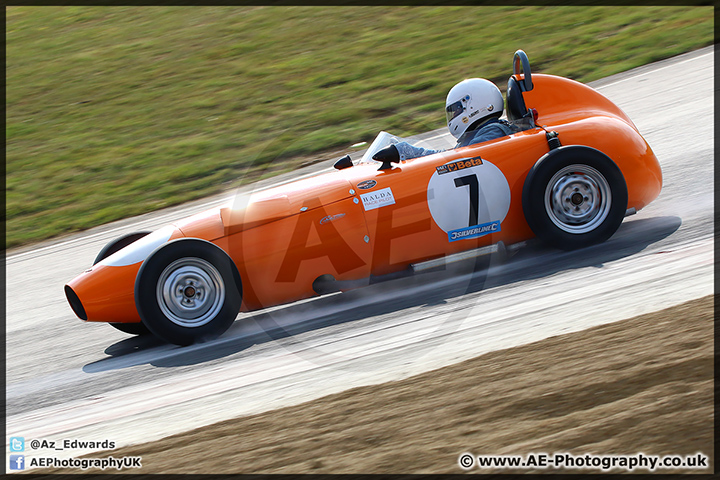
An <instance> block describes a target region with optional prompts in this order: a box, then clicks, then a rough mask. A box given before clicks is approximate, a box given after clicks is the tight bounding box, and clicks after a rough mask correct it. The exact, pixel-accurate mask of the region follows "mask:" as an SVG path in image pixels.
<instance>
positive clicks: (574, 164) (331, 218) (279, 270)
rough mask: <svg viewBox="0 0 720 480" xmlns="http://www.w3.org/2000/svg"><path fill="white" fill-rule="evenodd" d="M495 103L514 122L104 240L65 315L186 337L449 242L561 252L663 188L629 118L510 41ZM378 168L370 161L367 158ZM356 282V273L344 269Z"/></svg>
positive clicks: (431, 253)
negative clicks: (483, 135) (504, 129)
mask: <svg viewBox="0 0 720 480" xmlns="http://www.w3.org/2000/svg"><path fill="white" fill-rule="evenodd" d="M513 70H514V71H513V75H512V76H511V77H510V79H509V80H508V88H507V116H508V120H509V121H510V122H512V123H513V124H515V125H517V126H518V127H519V131H518V133H514V134H512V135H510V136H505V137H503V138H499V139H496V140H490V141H487V142H484V143H479V144H476V145H471V146H467V147H462V148H457V149H453V150H446V151H443V152H440V153H435V154H433V155H429V156H424V157H420V158H416V159H411V160H405V161H398V162H394V163H393V162H392V161H390V160H385V161H383V162H382V165H380V164H379V163H378V162H376V161H374V160H373V159H372V157H373V156H377V154H378V152H379V151H381V149H382V148H383V147H386V146H388V145H389V144H391V143H394V142H397V141H398V139H397V138H396V137H393V136H392V135H389V134H387V133H385V132H381V134H380V135H379V136H378V137H377V138H376V139H375V141H374V142H373V144H372V145H371V146H370V148H369V149H368V150H367V152H366V153H365V155H364V157H363V158H362V160H361V161H359V162H358V163H357V164H353V162H352V161H351V160H350V158H349V157H345V158H343V159H340V160H339V161H338V162H337V163H336V164H335V167H336V169H337V170H336V171H334V172H331V173H326V174H322V175H318V176H315V177H312V178H308V179H304V180H299V181H296V182H293V183H289V184H286V185H282V186H279V187H275V188H271V189H267V190H264V191H260V192H257V193H254V194H253V195H251V196H249V197H240V196H239V197H236V198H235V199H234V200H231V201H229V202H228V203H227V204H226V205H225V206H222V207H219V208H215V209H212V210H209V211H207V212H204V213H200V214H198V215H196V216H193V217H190V218H188V219H186V220H183V221H180V222H177V223H175V224H173V225H169V226H166V227H164V228H161V229H159V230H157V231H155V232H152V233H147V232H141V233H134V234H130V235H127V236H125V237H122V238H119V239H117V240H115V241H114V242H111V243H110V244H109V245H107V246H106V247H105V248H104V249H103V250H102V251H101V252H100V253H99V255H98V257H97V258H96V260H95V263H94V265H93V266H92V267H91V268H90V269H88V270H86V271H85V272H83V273H82V274H80V275H79V276H78V277H76V278H75V279H73V280H72V281H70V282H69V283H68V284H67V285H66V286H65V293H66V295H67V299H68V301H69V303H70V306H71V307H72V309H73V311H74V312H75V314H77V316H78V317H80V318H81V319H83V320H86V321H91V322H109V323H111V324H112V325H113V326H115V327H117V328H119V329H120V330H122V331H125V332H128V333H135V334H140V333H144V332H147V331H149V332H151V333H153V334H154V335H156V336H157V337H159V338H161V339H164V340H165V341H168V342H171V343H176V344H179V345H187V344H192V343H193V342H197V341H200V340H203V339H208V338H213V337H217V336H219V335H221V334H222V333H223V332H225V331H226V330H227V329H228V328H229V327H230V325H231V324H232V323H233V321H234V320H235V318H236V317H237V314H238V312H239V311H241V310H243V311H249V310H256V309H260V308H265V307H268V306H272V305H277V304H281V303H285V302H292V301H295V300H299V299H302V298H307V297H310V296H313V295H318V294H322V293H325V292H327V291H330V290H332V287H331V286H329V285H331V284H332V283H333V282H335V283H336V284H337V285H343V284H344V285H348V284H352V282H353V281H358V280H361V279H367V278H369V277H377V276H383V275H387V274H392V273H394V272H400V271H406V270H408V269H409V267H410V265H412V264H416V263H418V262H423V261H427V260H432V259H437V258H441V257H444V256H447V255H449V254H453V253H457V252H460V251H465V250H470V249H477V248H480V247H484V246H488V245H492V244H500V243H499V242H502V244H501V245H511V244H515V243H518V242H522V241H525V240H528V239H530V238H532V237H536V236H537V237H539V238H540V239H541V240H543V241H545V242H547V243H549V244H550V245H553V246H555V247H559V248H562V249H574V248H579V247H584V246H587V245H590V244H593V243H597V242H602V241H604V240H606V239H608V238H609V237H610V236H611V235H612V234H613V233H614V232H615V231H616V230H617V228H618V227H619V225H620V223H621V222H622V220H623V217H625V216H626V215H628V214H631V213H634V212H636V211H638V210H640V209H642V208H643V207H645V206H646V205H647V204H648V203H650V202H651V201H652V200H654V199H655V198H656V197H657V196H658V194H659V193H660V189H661V187H662V173H661V170H660V166H659V164H658V161H657V159H656V158H655V155H654V154H653V152H652V150H651V149H650V147H649V146H648V144H647V142H645V140H644V139H643V137H642V136H641V135H640V133H639V132H638V130H637V128H636V127H635V125H634V124H633V123H632V121H631V120H630V119H629V118H628V117H627V115H625V113H623V111H622V110H621V109H620V108H618V107H617V106H616V105H615V104H613V103H612V102H611V101H610V100H608V99H607V98H605V97H604V96H602V95H601V94H600V93H598V92H597V91H595V90H593V89H592V88H590V87H588V86H586V85H583V84H581V83H578V82H575V81H573V80H569V79H566V78H562V77H557V76H553V75H541V74H536V75H532V74H531V72H530V65H529V62H528V59H527V56H526V55H525V53H524V52H523V51H522V50H518V51H517V52H516V53H515V56H514V58H513ZM378 167H379V168H378ZM356 283H357V282H356Z"/></svg>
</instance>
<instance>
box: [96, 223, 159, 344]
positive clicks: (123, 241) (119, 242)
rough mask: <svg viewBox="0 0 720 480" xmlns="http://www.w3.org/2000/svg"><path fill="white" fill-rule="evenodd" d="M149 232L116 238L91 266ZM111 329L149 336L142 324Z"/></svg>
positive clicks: (106, 246) (123, 324) (125, 324)
mask: <svg viewBox="0 0 720 480" xmlns="http://www.w3.org/2000/svg"><path fill="white" fill-rule="evenodd" d="M149 233H150V232H133V233H128V234H127V235H123V236H122V237H119V238H116V239H115V240H113V241H112V242H110V243H108V244H107V245H105V246H104V247H103V249H102V250H100V253H98V254H97V257H95V261H94V262H93V265H95V264H97V263H98V262H100V261H101V260H104V259H105V258H107V257H109V256H110V255H112V254H113V253H115V252H117V251H119V250H122V249H123V248H125V247H127V246H128V245H130V244H131V243H134V242H136V241H137V240H140V239H141V238H143V237H144V236H145V235H148V234H149ZM110 325H112V326H113V327H115V328H117V329H118V330H120V331H121V332H124V333H129V334H130V335H148V334H150V330H148V328H147V327H146V326H145V325H143V324H142V323H111V324H110Z"/></svg>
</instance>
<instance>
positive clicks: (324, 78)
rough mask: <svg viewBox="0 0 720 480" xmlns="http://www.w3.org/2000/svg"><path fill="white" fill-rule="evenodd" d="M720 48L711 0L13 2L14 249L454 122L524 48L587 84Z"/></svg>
mask: <svg viewBox="0 0 720 480" xmlns="http://www.w3.org/2000/svg"><path fill="white" fill-rule="evenodd" d="M712 43H713V8H712V7H592V8H588V7H467V6H464V7H155V6H146V7H8V8H7V9H6V55H7V63H6V82H7V88H6V95H7V104H6V167H7V176H6V185H7V190H6V200H7V212H6V215H7V224H6V225H7V237H6V241H7V246H8V247H13V246H18V245H21V244H25V243H31V242H34V241H39V240H42V239H46V238H49V237H52V236H55V235H59V234H62V233H66V232H72V231H77V230H82V229H85V228H89V227H92V226H96V225H99V224H102V223H106V222H110V221H113V220H117V219H120V218H124V217H128V216H131V215H137V214H140V213H144V212H148V211H152V210H155V209H158V208H162V207H166V206H170V205H173V204H178V203H182V202H186V201H189V200H192V199H196V198H200V197H204V196H207V195H211V194H214V193H218V192H221V191H223V190H228V189H230V188H232V187H235V186H238V185H240V184H242V183H247V182H251V181H253V180H257V179H259V178H262V177H266V176H269V175H272V174H276V173H280V172H281V171H288V170H292V169H294V168H297V167H298V166H299V165H300V164H302V163H307V162H310V161H312V160H313V158H317V156H318V155H319V154H322V153H323V152H337V151H342V150H347V151H348V152H349V151H351V148H350V146H351V145H352V144H354V143H357V142H361V141H368V140H371V139H372V138H373V137H374V136H375V134H376V133H377V132H378V131H379V130H388V131H391V132H393V133H396V134H398V135H403V136H405V135H412V134H416V133H420V132H422V131H426V130H430V129H433V128H440V127H442V126H443V125H444V112H443V107H444V100H445V95H446V94H447V91H448V90H449V89H450V87H452V86H453V85H454V84H455V83H456V82H458V81H459V80H462V79H463V78H466V77H471V76H481V77H485V78H489V79H491V80H493V81H495V82H496V83H498V85H499V86H500V87H501V89H504V88H505V83H506V81H507V78H508V76H509V75H510V73H511V60H512V54H513V52H514V51H515V50H516V49H518V48H522V49H524V50H525V51H526V52H527V54H528V56H529V57H530V61H531V65H532V67H533V71H536V72H545V73H552V74H556V75H562V76H567V77H570V78H574V79H576V80H579V81H582V82H588V81H592V80H595V79H598V78H602V77H605V76H607V75H611V74H614V73H618V72H621V71H624V70H627V69H630V68H633V67H636V66H639V65H642V64H645V63H648V62H652V61H656V60H660V59H663V58H668V57H671V56H673V55H677V54H679V53H683V52H686V51H690V50H693V49H696V48H700V47H703V46H707V45H711V44H712Z"/></svg>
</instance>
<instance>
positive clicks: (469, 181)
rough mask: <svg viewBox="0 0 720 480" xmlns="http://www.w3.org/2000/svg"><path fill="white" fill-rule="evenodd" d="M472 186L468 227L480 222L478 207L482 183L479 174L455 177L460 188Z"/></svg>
mask: <svg viewBox="0 0 720 480" xmlns="http://www.w3.org/2000/svg"><path fill="white" fill-rule="evenodd" d="M466 185H467V186H469V187H470V218H469V219H468V222H469V225H468V227H472V226H475V225H477V224H478V209H479V208H480V207H479V205H480V185H479V183H478V179H477V176H475V175H466V176H464V177H460V178H456V179H455V186H456V187H458V188H460V187H464V186H466Z"/></svg>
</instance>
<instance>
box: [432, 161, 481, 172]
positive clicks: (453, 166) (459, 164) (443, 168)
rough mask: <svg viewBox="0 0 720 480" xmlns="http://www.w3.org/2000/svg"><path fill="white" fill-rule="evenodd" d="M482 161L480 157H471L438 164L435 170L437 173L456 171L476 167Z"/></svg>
mask: <svg viewBox="0 0 720 480" xmlns="http://www.w3.org/2000/svg"><path fill="white" fill-rule="evenodd" d="M482 163H483V161H482V158H480V157H473V158H470V159H462V160H458V161H456V162H452V163H446V164H445V165H440V166H439V167H436V168H435V170H437V173H438V175H442V174H443V173H450V172H456V171H458V170H462V169H463V168H470V167H477V166H478V165H482Z"/></svg>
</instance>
